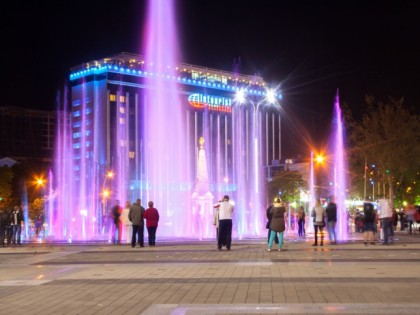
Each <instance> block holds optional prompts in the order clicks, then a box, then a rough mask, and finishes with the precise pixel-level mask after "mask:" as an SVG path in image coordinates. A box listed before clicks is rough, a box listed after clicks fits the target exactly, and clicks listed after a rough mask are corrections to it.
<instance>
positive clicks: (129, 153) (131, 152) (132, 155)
mask: <svg viewBox="0 0 420 315" xmlns="http://www.w3.org/2000/svg"><path fill="white" fill-rule="evenodd" d="M134 156H135V154H134V152H133V151H130V152H128V157H129V158H130V159H134Z"/></svg>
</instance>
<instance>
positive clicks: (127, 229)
mask: <svg viewBox="0 0 420 315" xmlns="http://www.w3.org/2000/svg"><path fill="white" fill-rule="evenodd" d="M129 212H130V202H129V201H127V202H126V203H125V207H124V209H123V210H122V213H121V223H122V224H123V230H124V231H123V234H124V235H125V243H126V244H130V243H131V237H132V234H133V224H132V223H131V222H130V219H129V218H128V213H129Z"/></svg>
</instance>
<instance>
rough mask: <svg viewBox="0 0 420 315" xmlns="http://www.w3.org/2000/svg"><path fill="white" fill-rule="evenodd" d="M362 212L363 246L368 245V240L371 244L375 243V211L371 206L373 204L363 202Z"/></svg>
mask: <svg viewBox="0 0 420 315" xmlns="http://www.w3.org/2000/svg"><path fill="white" fill-rule="evenodd" d="M363 213H364V216H363V219H362V220H363V239H364V243H365V246H368V242H370V244H371V245H375V241H374V237H375V236H374V235H375V226H376V211H375V209H374V208H373V204H372V203H370V202H365V203H364V204H363Z"/></svg>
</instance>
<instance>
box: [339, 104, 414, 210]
mask: <svg viewBox="0 0 420 315" xmlns="http://www.w3.org/2000/svg"><path fill="white" fill-rule="evenodd" d="M365 101H366V104H367V111H366V113H365V114H364V115H363V116H362V119H361V120H360V121H357V120H356V119H354V118H353V117H352V116H351V113H350V111H348V110H347V112H346V125H347V135H348V141H349V150H348V152H349V153H350V155H349V157H350V159H349V160H350V163H351V164H350V165H351V166H353V167H357V168H353V169H351V171H350V174H351V175H353V176H352V180H353V183H356V184H357V183H359V185H357V186H358V187H360V186H361V185H360V183H361V182H362V181H364V182H365V184H366V182H367V183H368V185H370V181H372V182H373V183H374V185H378V190H380V189H382V192H381V193H386V194H387V195H388V193H387V191H388V190H389V195H390V196H393V197H395V199H396V202H397V203H400V202H402V199H406V200H407V201H409V202H410V203H413V202H414V200H415V198H416V196H418V195H419V194H420V192H419V188H420V187H419V184H418V179H419V178H418V177H419V171H420V159H419V154H420V146H419V140H420V129H419V122H420V120H419V115H417V114H416V113H415V112H414V111H413V110H412V109H409V108H407V107H406V106H405V105H404V99H403V98H400V99H395V98H389V99H388V101H387V102H385V103H384V102H381V101H376V100H375V99H374V97H372V96H367V97H366V98H365ZM365 163H366V165H367V167H368V168H367V169H366V170H365V172H366V175H367V178H366V179H365V178H363V175H364V173H365V172H360V170H362V169H363V168H364V167H365V165H364V164H365ZM416 183H417V184H416ZM381 187H382V188H381ZM385 187H386V189H385V191H384V188H385Z"/></svg>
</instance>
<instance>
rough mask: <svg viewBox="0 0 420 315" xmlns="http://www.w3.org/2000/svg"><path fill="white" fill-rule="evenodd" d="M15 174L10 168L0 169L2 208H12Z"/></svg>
mask: <svg viewBox="0 0 420 315" xmlns="http://www.w3.org/2000/svg"><path fill="white" fill-rule="evenodd" d="M12 179H13V172H12V170H11V169H10V167H8V166H3V167H0V198H1V202H2V206H4V207H6V208H7V207H10V206H11V204H12V200H11V197H12Z"/></svg>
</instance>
